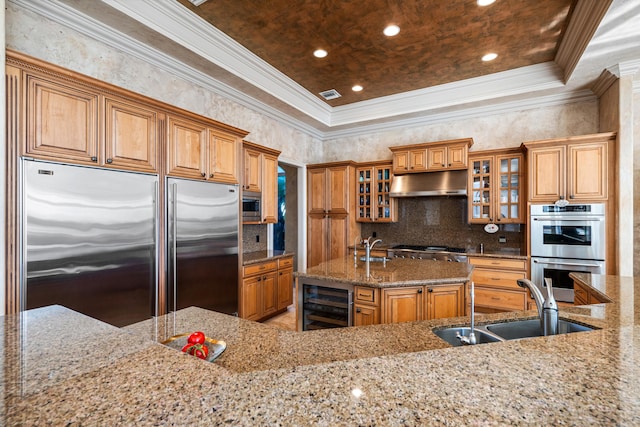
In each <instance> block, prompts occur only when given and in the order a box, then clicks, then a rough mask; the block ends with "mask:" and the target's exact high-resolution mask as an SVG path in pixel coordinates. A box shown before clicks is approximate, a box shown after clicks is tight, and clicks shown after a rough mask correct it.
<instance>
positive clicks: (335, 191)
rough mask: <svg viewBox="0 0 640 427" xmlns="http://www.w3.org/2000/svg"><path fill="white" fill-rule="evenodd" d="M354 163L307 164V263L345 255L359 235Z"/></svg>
mask: <svg viewBox="0 0 640 427" xmlns="http://www.w3.org/2000/svg"><path fill="white" fill-rule="evenodd" d="M354 180H355V163H353V162H337V163H325V164H319V165H310V166H308V167H307V198H308V209H307V235H308V236H309V238H308V239H307V241H308V246H307V266H308V267H313V266H315V265H318V264H320V263H322V262H324V261H328V260H330V259H334V258H342V257H344V256H346V255H347V248H348V246H349V245H350V244H352V243H353V242H354V240H355V238H356V237H357V236H359V235H360V227H359V225H358V223H357V222H356V215H355V214H354V211H355V198H354V195H353V191H354V189H355V184H354Z"/></svg>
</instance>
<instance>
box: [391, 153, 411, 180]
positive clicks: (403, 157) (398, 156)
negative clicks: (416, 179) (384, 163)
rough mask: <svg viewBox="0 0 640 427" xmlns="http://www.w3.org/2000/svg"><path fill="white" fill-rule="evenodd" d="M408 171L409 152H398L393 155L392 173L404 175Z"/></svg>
mask: <svg viewBox="0 0 640 427" xmlns="http://www.w3.org/2000/svg"><path fill="white" fill-rule="evenodd" d="M408 170H409V152H408V151H400V152H397V153H393V172H394V173H398V174H401V173H405V172H407V171H408Z"/></svg>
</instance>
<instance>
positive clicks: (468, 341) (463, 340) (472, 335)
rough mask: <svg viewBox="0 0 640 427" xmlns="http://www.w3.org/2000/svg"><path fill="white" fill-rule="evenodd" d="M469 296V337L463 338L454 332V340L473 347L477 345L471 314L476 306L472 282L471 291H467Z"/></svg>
mask: <svg viewBox="0 0 640 427" xmlns="http://www.w3.org/2000/svg"><path fill="white" fill-rule="evenodd" d="M469 296H470V297H471V328H470V329H469V336H466V337H465V336H464V335H462V334H461V333H460V331H458V332H456V338H458V339H459V340H460V342H461V343H462V345H474V344H477V343H478V342H477V340H476V332H475V314H474V313H473V312H474V310H475V306H476V301H475V285H474V284H473V280H472V281H471V290H470V291H469Z"/></svg>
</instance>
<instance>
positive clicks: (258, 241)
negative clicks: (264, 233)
mask: <svg viewBox="0 0 640 427" xmlns="http://www.w3.org/2000/svg"><path fill="white" fill-rule="evenodd" d="M256 243H260V235H259V234H256Z"/></svg>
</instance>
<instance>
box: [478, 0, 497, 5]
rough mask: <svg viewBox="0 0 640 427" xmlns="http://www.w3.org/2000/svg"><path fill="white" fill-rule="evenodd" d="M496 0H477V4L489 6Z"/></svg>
mask: <svg viewBox="0 0 640 427" xmlns="http://www.w3.org/2000/svg"><path fill="white" fill-rule="evenodd" d="M495 1H496V0H478V6H489V5H490V4H491V3H493V2H495Z"/></svg>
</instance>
